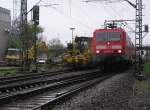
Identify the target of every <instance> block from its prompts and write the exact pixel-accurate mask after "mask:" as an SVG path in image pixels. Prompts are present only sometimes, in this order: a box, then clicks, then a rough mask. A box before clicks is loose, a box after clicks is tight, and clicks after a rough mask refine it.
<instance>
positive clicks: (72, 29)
mask: <svg viewBox="0 0 150 110" xmlns="http://www.w3.org/2000/svg"><path fill="white" fill-rule="evenodd" d="M70 30H71V31H72V47H73V49H74V37H73V31H74V30H75V28H73V27H71V28H70Z"/></svg>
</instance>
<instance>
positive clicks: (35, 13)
mask: <svg viewBox="0 0 150 110" xmlns="http://www.w3.org/2000/svg"><path fill="white" fill-rule="evenodd" d="M33 21H34V23H35V25H39V6H34V7H33Z"/></svg>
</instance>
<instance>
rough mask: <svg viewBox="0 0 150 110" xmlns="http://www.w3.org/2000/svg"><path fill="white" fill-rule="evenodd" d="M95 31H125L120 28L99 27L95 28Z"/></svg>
mask: <svg viewBox="0 0 150 110" xmlns="http://www.w3.org/2000/svg"><path fill="white" fill-rule="evenodd" d="M97 31H104V32H113V31H117V32H125V30H124V29H122V28H113V29H111V28H100V29H96V30H95V31H94V32H97Z"/></svg>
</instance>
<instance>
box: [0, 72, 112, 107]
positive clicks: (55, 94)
mask: <svg viewBox="0 0 150 110" xmlns="http://www.w3.org/2000/svg"><path fill="white" fill-rule="evenodd" d="M98 73H99V71H98V70H91V71H82V72H74V75H72V74H73V73H72V74H71V75H68V74H67V75H68V76H66V77H65V78H62V79H61V78H59V79H61V80H55V81H54V82H51V81H50V82H47V81H46V82H45V83H43V84H41V85H40V86H34V87H32V88H25V89H20V90H14V91H13V92H7V93H2V94H1V95H0V103H1V105H0V110H40V109H46V108H47V106H49V105H52V104H54V103H56V102H57V101H58V100H60V99H62V98H64V97H66V96H68V95H70V94H72V93H74V92H76V91H78V90H80V89H82V88H85V87H87V86H89V85H92V84H93V83H95V82H97V81H100V80H103V79H105V78H106V77H110V75H109V76H104V77H102V74H98ZM57 78H58V77H57ZM35 84H36V83H35ZM12 100H13V101H12ZM5 103H7V104H5Z"/></svg>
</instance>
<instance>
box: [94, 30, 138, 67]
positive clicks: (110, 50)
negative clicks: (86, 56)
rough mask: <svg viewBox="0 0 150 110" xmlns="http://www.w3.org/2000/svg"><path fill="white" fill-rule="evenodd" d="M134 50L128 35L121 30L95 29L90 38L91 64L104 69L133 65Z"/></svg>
mask: <svg viewBox="0 0 150 110" xmlns="http://www.w3.org/2000/svg"><path fill="white" fill-rule="evenodd" d="M134 57H135V48H134V45H133V43H132V41H131V39H130V38H129V36H128V34H127V33H126V32H125V30H123V29H122V28H118V27H113V28H104V29H97V30H95V31H94V33H93V38H92V59H93V64H97V65H101V66H104V67H106V68H108V67H109V68H110V67H113V66H114V64H115V66H116V64H117V66H121V65H122V64H123V66H125V65H128V64H131V63H133V61H134Z"/></svg>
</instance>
